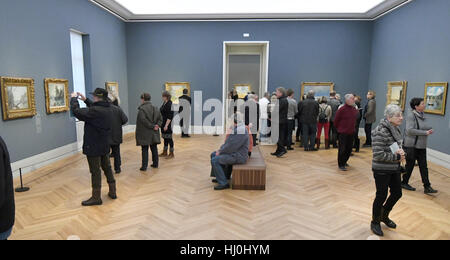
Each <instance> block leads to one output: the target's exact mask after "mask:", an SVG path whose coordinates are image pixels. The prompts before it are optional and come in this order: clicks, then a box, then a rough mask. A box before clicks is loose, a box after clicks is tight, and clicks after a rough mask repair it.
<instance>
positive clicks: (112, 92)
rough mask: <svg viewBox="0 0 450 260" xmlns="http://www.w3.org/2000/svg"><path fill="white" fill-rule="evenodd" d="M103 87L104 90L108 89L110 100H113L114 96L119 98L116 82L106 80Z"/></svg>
mask: <svg viewBox="0 0 450 260" xmlns="http://www.w3.org/2000/svg"><path fill="white" fill-rule="evenodd" d="M105 89H106V91H108V97H109V99H111V100H114V99H115V98H114V97H116V98H120V97H119V83H117V82H110V81H108V82H106V83H105Z"/></svg>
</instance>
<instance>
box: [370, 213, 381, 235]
mask: <svg viewBox="0 0 450 260" xmlns="http://www.w3.org/2000/svg"><path fill="white" fill-rule="evenodd" d="M370 229H371V230H372V232H373V233H374V234H375V235H377V236H380V237H382V236H384V234H383V230H381V225H380V217H375V216H374V217H373V220H372V222H371V223H370Z"/></svg>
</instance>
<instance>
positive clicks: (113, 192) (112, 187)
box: [108, 182, 117, 200]
mask: <svg viewBox="0 0 450 260" xmlns="http://www.w3.org/2000/svg"><path fill="white" fill-rule="evenodd" d="M108 185H109V193H108V196H109V197H110V198H111V199H113V200H115V199H117V192H116V183H115V182H113V183H108Z"/></svg>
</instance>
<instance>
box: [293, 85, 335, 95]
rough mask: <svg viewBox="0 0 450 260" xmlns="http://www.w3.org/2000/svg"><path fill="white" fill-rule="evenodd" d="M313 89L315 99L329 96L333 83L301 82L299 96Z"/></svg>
mask: <svg viewBox="0 0 450 260" xmlns="http://www.w3.org/2000/svg"><path fill="white" fill-rule="evenodd" d="M311 90H313V91H314V93H315V97H316V99H319V98H320V97H327V98H328V97H329V96H330V93H331V91H333V90H334V83H332V82H303V83H302V89H301V97H303V96H304V95H306V94H308V92H309V91H311Z"/></svg>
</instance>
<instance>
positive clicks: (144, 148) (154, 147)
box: [142, 144, 159, 169]
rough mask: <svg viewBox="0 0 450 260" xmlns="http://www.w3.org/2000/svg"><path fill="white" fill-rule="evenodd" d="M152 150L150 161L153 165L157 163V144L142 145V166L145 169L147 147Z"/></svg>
mask: <svg viewBox="0 0 450 260" xmlns="http://www.w3.org/2000/svg"><path fill="white" fill-rule="evenodd" d="M149 147H150V150H151V151H152V161H153V165H154V166H155V167H158V165H159V155H158V145H156V144H153V145H150V146H148V145H145V146H142V168H144V169H147V167H148V148H149Z"/></svg>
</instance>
